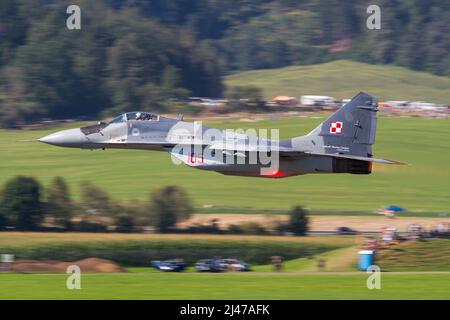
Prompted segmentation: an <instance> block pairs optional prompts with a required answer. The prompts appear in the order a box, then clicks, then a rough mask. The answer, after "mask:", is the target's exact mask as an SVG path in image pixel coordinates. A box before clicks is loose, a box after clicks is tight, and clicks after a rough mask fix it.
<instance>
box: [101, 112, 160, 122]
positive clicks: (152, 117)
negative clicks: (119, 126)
mask: <svg viewBox="0 0 450 320" xmlns="http://www.w3.org/2000/svg"><path fill="white" fill-rule="evenodd" d="M127 121H159V115H157V114H154V113H149V112H140V111H137V112H127V113H124V114H122V115H120V116H118V117H117V118H114V119H113V120H111V121H110V122H109V124H111V123H121V122H127Z"/></svg>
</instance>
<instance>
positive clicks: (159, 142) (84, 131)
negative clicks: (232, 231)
mask: <svg viewBox="0 0 450 320" xmlns="http://www.w3.org/2000/svg"><path fill="white" fill-rule="evenodd" d="M377 106H378V102H377V100H376V99H375V98H374V97H372V96H370V95H369V94H366V93H363V92H361V93H359V94H357V95H356V96H355V97H354V98H353V99H351V101H349V102H348V103H346V104H345V105H343V106H342V107H341V108H340V109H339V110H337V111H336V112H335V113H334V114H332V115H331V116H330V117H329V118H328V119H326V120H325V121H324V122H322V123H321V124H320V125H319V126H317V127H316V128H315V129H313V130H312V131H311V132H310V133H308V134H307V135H305V136H299V137H294V138H291V139H288V140H281V141H279V140H278V139H270V138H269V137H261V136H257V135H253V134H246V133H245V132H244V133H243V132H235V131H231V130H219V129H215V128H209V127H206V126H203V125H202V124H201V123H200V124H199V123H198V122H187V121H184V120H183V116H182V115H180V116H179V117H178V118H177V119H172V118H167V117H163V116H160V115H157V114H153V113H148V112H128V113H125V114H122V115H120V116H118V117H117V118H115V119H113V120H112V121H110V122H99V123H97V124H95V125H90V126H86V127H82V128H76V129H69V130H63V131H59V132H56V133H53V134H50V135H48V136H45V137H43V138H40V139H38V140H39V141H41V142H44V143H48V144H51V145H55V146H61V147H72V148H81V149H103V150H105V149H110V148H111V149H139V150H154V151H166V152H168V153H170V154H171V157H172V160H173V161H174V162H175V163H184V164H186V165H188V166H190V167H194V168H197V169H203V170H212V171H217V172H219V173H222V174H225V175H237V176H253V177H266V178H283V177H290V176H296V175H302V174H308V173H350V174H370V173H371V172H372V163H373V162H377V163H383V164H398V163H399V162H396V161H391V160H385V159H379V158H375V157H373V154H372V145H373V144H374V143H375V134H376V124H377V117H376V113H377V111H378V108H377Z"/></svg>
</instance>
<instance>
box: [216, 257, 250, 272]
mask: <svg viewBox="0 0 450 320" xmlns="http://www.w3.org/2000/svg"><path fill="white" fill-rule="evenodd" d="M219 264H220V265H221V266H222V268H223V269H224V270H227V271H250V264H248V263H245V262H243V261H240V260H236V259H222V260H220V262H219Z"/></svg>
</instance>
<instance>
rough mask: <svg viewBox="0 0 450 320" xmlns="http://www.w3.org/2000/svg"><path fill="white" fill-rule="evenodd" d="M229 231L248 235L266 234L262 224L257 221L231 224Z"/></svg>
mask: <svg viewBox="0 0 450 320" xmlns="http://www.w3.org/2000/svg"><path fill="white" fill-rule="evenodd" d="M228 231H230V232H234V233H237V234H249V235H265V234H268V232H267V230H266V229H264V227H263V226H261V225H260V224H259V223H257V222H246V223H243V224H241V225H239V226H233V227H232V228H231V230H230V228H229V229H228Z"/></svg>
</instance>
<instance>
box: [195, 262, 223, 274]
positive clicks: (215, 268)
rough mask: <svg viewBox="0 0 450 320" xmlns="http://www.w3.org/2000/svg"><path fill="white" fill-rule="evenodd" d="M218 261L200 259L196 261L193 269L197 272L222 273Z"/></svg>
mask: <svg viewBox="0 0 450 320" xmlns="http://www.w3.org/2000/svg"><path fill="white" fill-rule="evenodd" d="M220 261H221V260H219V259H202V260H199V261H197V263H196V264H195V268H196V269H197V271H198V272H222V271H225V269H224V268H223V267H222V266H221V264H220Z"/></svg>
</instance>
